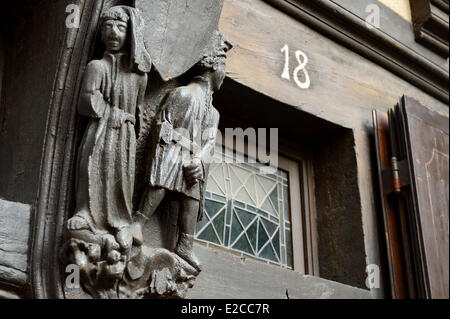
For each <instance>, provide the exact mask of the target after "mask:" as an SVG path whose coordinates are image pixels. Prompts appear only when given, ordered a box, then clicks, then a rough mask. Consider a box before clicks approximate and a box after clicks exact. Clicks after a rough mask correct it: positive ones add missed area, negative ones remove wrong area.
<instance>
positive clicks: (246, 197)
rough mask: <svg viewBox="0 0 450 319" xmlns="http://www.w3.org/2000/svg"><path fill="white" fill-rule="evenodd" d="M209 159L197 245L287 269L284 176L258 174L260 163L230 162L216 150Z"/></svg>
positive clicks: (280, 172)
mask: <svg viewBox="0 0 450 319" xmlns="http://www.w3.org/2000/svg"><path fill="white" fill-rule="evenodd" d="M225 153H226V154H225ZM215 156H216V159H217V162H218V163H212V164H211V166H210V174H209V178H208V183H207V192H206V194H205V212H204V217H203V220H202V221H201V222H199V223H198V224H197V228H196V238H197V240H199V241H203V242H207V243H210V244H213V245H218V246H221V247H224V248H227V249H230V250H233V251H237V252H241V253H243V254H245V255H248V256H252V257H255V258H258V259H261V260H264V261H268V262H271V263H275V264H278V265H280V266H283V267H286V268H292V247H291V246H292V245H291V219H290V202H289V190H288V187H289V186H288V185H289V183H288V181H289V174H288V172H286V171H283V170H281V169H277V170H276V173H274V174H262V173H261V170H260V167H261V166H262V164H260V163H257V162H255V161H252V160H249V159H248V158H247V157H242V158H241V160H239V161H236V159H234V160H233V159H231V158H229V157H228V156H229V155H228V152H224V151H223V149H222V148H221V147H216V155H215Z"/></svg>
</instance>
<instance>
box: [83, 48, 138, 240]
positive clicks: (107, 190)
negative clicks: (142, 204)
mask: <svg viewBox="0 0 450 319" xmlns="http://www.w3.org/2000/svg"><path fill="white" fill-rule="evenodd" d="M146 86H147V74H138V73H135V72H133V71H132V70H131V69H130V59H129V57H128V55H126V54H124V53H117V54H114V55H113V54H110V53H105V55H104V57H103V59H102V60H94V61H91V62H90V63H89V64H88V66H87V69H86V71H85V78H84V81H83V86H82V92H81V98H80V103H79V106H78V111H79V113H80V114H81V115H84V116H87V117H90V118H91V119H90V121H89V124H88V126H87V129H86V131H85V134H84V138H83V141H82V142H81V146H80V152H79V157H78V167H77V185H76V186H77V187H76V188H77V208H76V214H75V216H78V217H81V218H83V219H84V220H85V221H86V222H87V224H88V225H89V228H90V230H91V231H93V232H95V233H107V232H108V231H110V230H114V229H116V230H117V229H120V228H122V227H124V226H128V225H130V223H131V222H132V199H133V188H134V176H135V152H136V133H135V121H136V119H135V115H136V111H137V108H138V107H140V106H141V105H142V103H143V99H144V94H145V89H146Z"/></svg>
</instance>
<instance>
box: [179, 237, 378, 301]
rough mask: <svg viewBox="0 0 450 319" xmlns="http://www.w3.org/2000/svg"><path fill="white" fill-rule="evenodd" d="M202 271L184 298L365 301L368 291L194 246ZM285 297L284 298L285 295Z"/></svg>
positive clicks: (368, 295)
mask: <svg viewBox="0 0 450 319" xmlns="http://www.w3.org/2000/svg"><path fill="white" fill-rule="evenodd" d="M194 248H195V253H196V254H197V256H198V257H199V258H200V260H201V261H202V264H203V271H202V273H201V274H200V276H199V277H198V278H197V281H196V283H195V285H194V288H192V290H191V291H190V292H189V294H188V296H187V298H188V299H195V298H205V297H207V298H209V299H219V298H225V299H226V298H230V299H244V298H248V299H287V295H288V296H289V298H291V299H339V298H343V299H368V298H371V295H370V292H369V291H368V290H364V289H359V288H354V287H351V286H347V285H343V284H340V283H337V282H333V281H329V280H325V279H321V278H318V277H313V276H304V275H301V274H299V273H298V272H294V271H286V270H284V269H282V268H280V267H278V266H272V265H268V264H265V263H263V262H260V261H255V260H252V259H250V258H241V257H240V256H236V255H234V254H232V253H229V252H223V251H221V250H218V249H213V248H208V247H205V246H202V245H197V246H196V247H194ZM286 294H287V295H286Z"/></svg>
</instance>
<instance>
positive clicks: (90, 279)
mask: <svg viewBox="0 0 450 319" xmlns="http://www.w3.org/2000/svg"><path fill="white" fill-rule="evenodd" d="M69 243H70V245H68V246H66V251H65V256H66V262H67V263H74V264H76V265H77V266H78V267H79V269H80V280H81V285H82V287H83V289H84V290H85V291H86V292H87V293H89V295H90V296H91V297H93V298H95V299H143V298H171V299H173V298H176V299H182V298H185V297H186V294H187V292H188V290H189V289H190V288H192V287H193V285H194V281H195V279H196V277H197V276H198V274H199V272H198V271H197V270H196V269H195V268H193V267H192V266H191V265H189V264H188V263H187V262H186V261H184V260H183V259H182V258H180V257H179V256H178V255H176V254H174V253H173V252H170V251H169V250H167V249H164V248H150V247H147V246H135V247H133V248H132V249H131V251H130V252H129V253H128V254H122V255H120V254H118V255H117V256H114V257H113V258H111V256H107V258H106V259H105V260H101V259H99V258H98V257H99V256H100V254H99V253H96V250H97V248H99V247H96V245H95V244H94V245H93V244H88V243H86V242H83V241H80V240H77V239H71V240H70V241H69ZM74 248H75V249H74Z"/></svg>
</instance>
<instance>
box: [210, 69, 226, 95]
mask: <svg viewBox="0 0 450 319" xmlns="http://www.w3.org/2000/svg"><path fill="white" fill-rule="evenodd" d="M225 76H226V71H225V64H222V63H220V64H219V67H218V68H217V70H215V71H214V72H213V74H212V86H213V90H214V91H219V90H220V88H221V87H222V84H223V80H225Z"/></svg>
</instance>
